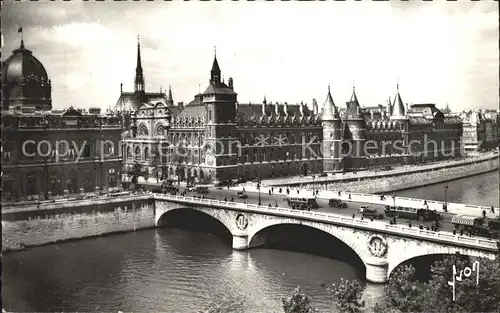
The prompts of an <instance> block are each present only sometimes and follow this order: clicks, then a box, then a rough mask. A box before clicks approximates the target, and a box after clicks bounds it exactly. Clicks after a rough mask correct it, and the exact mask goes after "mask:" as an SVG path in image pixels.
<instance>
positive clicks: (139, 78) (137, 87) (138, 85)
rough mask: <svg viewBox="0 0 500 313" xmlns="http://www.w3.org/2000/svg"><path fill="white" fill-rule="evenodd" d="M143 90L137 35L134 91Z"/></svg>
mask: <svg viewBox="0 0 500 313" xmlns="http://www.w3.org/2000/svg"><path fill="white" fill-rule="evenodd" d="M143 91H144V74H143V72H142V62H141V44H140V42H139V36H137V65H136V68H135V92H143Z"/></svg>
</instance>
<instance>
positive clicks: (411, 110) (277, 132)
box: [116, 46, 462, 182]
mask: <svg viewBox="0 0 500 313" xmlns="http://www.w3.org/2000/svg"><path fill="white" fill-rule="evenodd" d="M137 55H138V60H137V68H136V77H135V81H136V82H137V81H140V82H143V81H144V78H143V77H142V67H141V60H140V47H139V46H138V53H137ZM140 88H142V89H140ZM140 88H139V89H140V90H142V91H141V93H142V94H143V95H147V93H145V92H144V91H143V90H144V85H141V86H140ZM135 93H136V94H138V89H137V83H136V92H135ZM169 94H170V95H171V93H169ZM170 95H169V96H168V97H164V96H163V95H162V96H158V97H157V96H156V95H152V96H146V97H144V98H140V97H135V98H134V99H138V100H137V101H142V100H144V101H142V103H141V104H140V105H139V103H137V102H134V106H135V107H136V108H137V109H136V110H135V112H134V113H133V114H132V118H131V125H132V127H131V129H130V130H129V131H127V132H125V133H124V135H123V140H124V143H125V144H124V145H123V149H124V150H123V155H124V162H125V166H126V167H127V168H131V167H132V166H133V165H134V164H141V165H142V166H144V167H145V168H147V169H148V171H149V174H150V175H151V177H155V176H156V177H157V178H158V177H160V179H161V178H167V177H168V178H172V179H181V180H185V179H188V178H189V179H191V178H192V179H194V180H198V181H204V182H208V181H210V182H217V181H227V180H233V179H237V178H243V179H245V180H253V179H256V178H270V177H280V176H293V175H308V174H317V173H322V172H327V173H334V172H345V171H361V170H366V169H369V168H374V167H383V166H390V165H397V164H418V163H423V162H428V161H436V160H442V159H446V158H454V157H459V156H460V155H461V148H462V147H461V136H462V123H461V120H460V118H459V117H447V116H445V115H444V114H443V113H442V112H441V111H440V110H439V109H437V108H436V106H435V105H434V104H414V105H412V106H411V107H408V106H407V105H406V106H405V105H404V103H403V100H402V98H401V95H400V93H399V87H398V90H397V92H396V96H395V98H394V101H392V102H391V101H390V102H389V104H388V105H387V106H382V105H379V106H376V107H363V106H361V105H360V102H359V101H358V98H357V96H356V91H355V90H354V88H353V92H352V96H351V98H350V100H349V101H348V102H347V103H346V105H345V106H342V107H339V106H337V105H336V104H335V103H334V101H333V98H332V96H331V93H330V87H329V88H328V92H327V97H326V101H325V103H324V106H323V108H322V110H321V112H320V111H319V108H318V104H317V102H316V100H313V103H312V109H309V107H308V106H307V105H306V104H304V103H300V104H288V103H286V102H285V103H274V104H273V103H268V102H267V101H266V99H265V98H264V101H262V103H259V104H253V103H247V104H243V103H239V102H238V100H237V93H236V92H235V88H234V81H233V79H232V78H229V79H228V81H227V84H226V83H225V82H224V80H223V79H221V70H220V67H219V63H218V61H217V57H215V58H214V61H213V64H212V69H211V72H210V78H209V82H208V87H207V88H206V90H205V91H204V92H203V93H199V94H197V95H195V97H194V100H193V101H191V102H190V103H188V104H187V105H185V106H175V105H173V100H172V97H171V96H170ZM123 99H124V94H123V93H121V95H120V98H119V100H118V102H117V104H116V109H117V110H125V111H126V110H128V108H130V107H132V106H128V107H127V109H123V108H124V104H123V103H124V100H123ZM134 101H136V100H134Z"/></svg>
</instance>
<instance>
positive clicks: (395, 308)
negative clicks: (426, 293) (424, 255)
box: [374, 265, 423, 313]
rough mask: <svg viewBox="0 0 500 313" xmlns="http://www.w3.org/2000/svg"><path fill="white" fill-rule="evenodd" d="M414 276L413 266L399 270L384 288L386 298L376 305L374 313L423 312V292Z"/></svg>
mask: <svg viewBox="0 0 500 313" xmlns="http://www.w3.org/2000/svg"><path fill="white" fill-rule="evenodd" d="M414 275H415V268H414V267H413V266H411V265H407V266H402V267H400V268H398V269H397V270H396V272H395V273H394V274H393V275H392V276H391V278H390V279H389V282H388V284H387V285H386V286H384V297H383V299H382V302H381V303H376V304H375V307H374V312H375V313H386V312H391V311H392V312H423V307H422V295H423V290H421V289H420V288H419V287H417V286H416V285H415V279H414Z"/></svg>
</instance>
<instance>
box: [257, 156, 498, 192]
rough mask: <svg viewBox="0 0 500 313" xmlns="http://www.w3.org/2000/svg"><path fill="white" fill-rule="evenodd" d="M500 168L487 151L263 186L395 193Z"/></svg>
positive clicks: (496, 158)
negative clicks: (375, 171)
mask: <svg viewBox="0 0 500 313" xmlns="http://www.w3.org/2000/svg"><path fill="white" fill-rule="evenodd" d="M498 169H499V156H498V154H493V153H490V154H487V155H483V156H480V157H476V158H469V159H466V160H461V161H451V162H443V163H437V164H431V165H420V166H408V167H402V168H398V169H395V170H391V171H385V172H378V173H374V172H365V173H363V172H359V173H356V174H352V173H349V174H346V175H342V174H337V175H334V176H332V177H320V178H317V179H314V180H313V179H312V178H302V179H290V180H289V181H285V180H272V181H270V180H266V181H263V182H262V185H263V186H274V187H277V186H278V187H279V186H290V187H301V188H310V189H312V188H319V189H326V190H334V191H344V192H358V193H369V194H381V193H391V192H394V191H399V190H404V189H411V188H416V187H421V186H426V185H432V184H438V183H443V182H446V181H451V180H455V179H460V178H464V177H469V176H473V175H479V174H483V173H488V172H491V171H495V170H498Z"/></svg>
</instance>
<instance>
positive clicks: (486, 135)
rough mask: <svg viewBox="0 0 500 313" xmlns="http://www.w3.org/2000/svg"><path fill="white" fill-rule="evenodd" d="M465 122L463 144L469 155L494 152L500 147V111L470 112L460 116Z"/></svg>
mask: <svg viewBox="0 0 500 313" xmlns="http://www.w3.org/2000/svg"><path fill="white" fill-rule="evenodd" d="M460 117H461V118H462V121H463V129H464V136H463V143H464V150H465V152H467V153H474V152H478V151H485V150H492V149H495V148H497V147H499V145H500V141H499V140H500V139H499V138H500V127H499V124H500V114H499V112H498V111H493V110H482V111H468V112H463V113H461V114H460Z"/></svg>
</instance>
